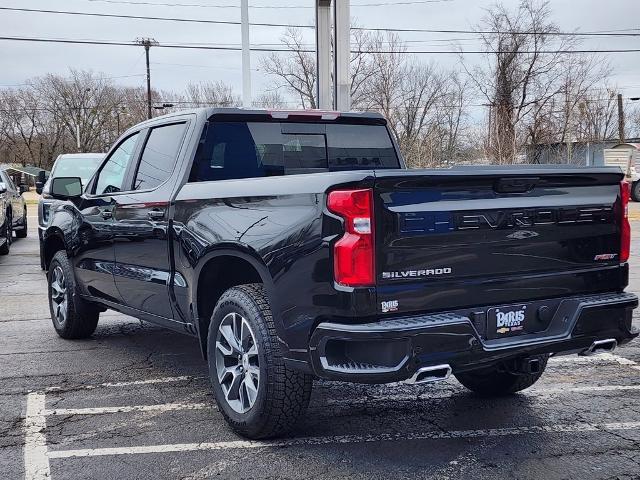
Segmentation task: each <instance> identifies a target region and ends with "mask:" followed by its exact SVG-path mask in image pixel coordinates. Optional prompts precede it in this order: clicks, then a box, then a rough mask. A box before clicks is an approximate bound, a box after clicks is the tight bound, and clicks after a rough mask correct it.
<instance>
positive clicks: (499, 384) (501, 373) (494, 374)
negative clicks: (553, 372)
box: [455, 355, 549, 397]
mask: <svg viewBox="0 0 640 480" xmlns="http://www.w3.org/2000/svg"><path fill="white" fill-rule="evenodd" d="M548 360H549V356H548V355H541V356H540V368H539V369H538V371H537V372H535V373H518V374H516V373H511V372H508V371H505V370H503V369H500V368H499V366H498V365H494V366H492V367H487V368H482V369H478V370H472V371H470V372H464V373H456V374H455V377H456V378H457V379H458V381H459V382H460V383H461V384H462V385H464V386H465V387H467V388H468V389H469V390H471V391H472V392H475V393H477V394H478V395H482V396H483V397H499V396H503V395H510V394H512V393H516V392H519V391H521V390H525V389H526V388H529V387H530V386H531V385H533V384H534V383H536V382H537V381H538V380H539V379H540V377H541V376H542V374H543V373H544V370H545V368H546V367H547V361H548Z"/></svg>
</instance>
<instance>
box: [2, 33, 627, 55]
mask: <svg viewBox="0 0 640 480" xmlns="http://www.w3.org/2000/svg"><path fill="white" fill-rule="evenodd" d="M0 40H7V41H19V42H43V43H66V44H77V45H110V46H123V47H138V46H139V45H138V44H136V43H133V42H122V41H103V40H73V39H66V38H40V37H0ZM155 47H156V48H181V49H188V50H221V51H236V52H237V51H240V50H242V48H240V47H215V46H210V45H184V44H169V43H159V44H158V45H155ZM251 50H252V51H254V52H283V53H291V52H297V53H315V50H314V49H288V48H262V47H253V48H251ZM637 52H640V49H637V48H630V49H624V48H620V49H609V50H538V51H533V50H519V51H509V50H498V51H493V52H490V53H492V54H524V55H527V54H538V55H545V54H574V53H637ZM351 53H358V54H393V55H437V54H448V55H476V54H478V55H484V54H486V53H488V52H486V51H484V50H351Z"/></svg>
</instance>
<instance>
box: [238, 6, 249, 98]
mask: <svg viewBox="0 0 640 480" xmlns="http://www.w3.org/2000/svg"><path fill="white" fill-rule="evenodd" d="M240 12H241V14H240V16H241V17H242V18H241V23H242V105H243V106H244V107H245V108H250V107H251V49H250V44H249V0H241V2H240Z"/></svg>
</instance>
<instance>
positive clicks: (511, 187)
mask: <svg viewBox="0 0 640 480" xmlns="http://www.w3.org/2000/svg"><path fill="white" fill-rule="evenodd" d="M538 180H540V178H538V177H517V178H499V179H498V180H496V181H495V183H494V184H493V190H494V191H495V192H497V193H527V192H530V191H531V190H533V189H534V187H535V186H536V184H537V183H538Z"/></svg>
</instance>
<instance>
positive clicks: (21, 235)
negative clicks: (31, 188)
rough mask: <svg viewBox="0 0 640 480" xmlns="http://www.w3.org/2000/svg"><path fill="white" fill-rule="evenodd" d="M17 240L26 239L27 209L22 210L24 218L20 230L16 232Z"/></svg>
mask: <svg viewBox="0 0 640 480" xmlns="http://www.w3.org/2000/svg"><path fill="white" fill-rule="evenodd" d="M16 237H17V238H27V209H26V208H25V209H24V217H23V220H22V229H20V230H16Z"/></svg>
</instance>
